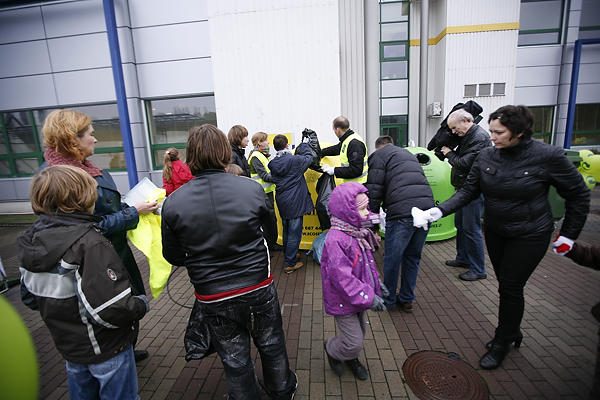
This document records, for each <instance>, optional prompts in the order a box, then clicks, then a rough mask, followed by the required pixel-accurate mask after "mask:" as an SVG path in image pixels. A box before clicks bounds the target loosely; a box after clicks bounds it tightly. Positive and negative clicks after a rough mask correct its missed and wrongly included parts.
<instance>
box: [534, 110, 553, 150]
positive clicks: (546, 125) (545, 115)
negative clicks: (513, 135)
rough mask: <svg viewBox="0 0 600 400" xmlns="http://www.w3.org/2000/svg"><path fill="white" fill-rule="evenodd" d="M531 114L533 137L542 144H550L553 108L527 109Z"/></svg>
mask: <svg viewBox="0 0 600 400" xmlns="http://www.w3.org/2000/svg"><path fill="white" fill-rule="evenodd" d="M529 110H530V111H531V113H532V114H533V137H534V138H535V139H539V140H541V141H543V142H544V143H548V144H550V143H552V120H553V118H554V107H553V106H544V107H529Z"/></svg>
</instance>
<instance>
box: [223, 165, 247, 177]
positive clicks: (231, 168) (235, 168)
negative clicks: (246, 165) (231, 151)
mask: <svg viewBox="0 0 600 400" xmlns="http://www.w3.org/2000/svg"><path fill="white" fill-rule="evenodd" d="M225 172H227V173H228V174H232V175H237V176H242V175H244V170H243V169H242V167H240V166H239V165H237V164H227V166H226V167H225Z"/></svg>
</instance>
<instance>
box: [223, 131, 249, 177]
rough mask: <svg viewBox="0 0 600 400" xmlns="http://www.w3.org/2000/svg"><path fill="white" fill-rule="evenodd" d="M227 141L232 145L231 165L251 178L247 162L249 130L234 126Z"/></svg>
mask: <svg viewBox="0 0 600 400" xmlns="http://www.w3.org/2000/svg"><path fill="white" fill-rule="evenodd" d="M227 139H229V144H231V164H235V165H237V166H239V167H240V168H241V169H242V171H243V174H242V176H246V177H248V178H250V165H248V160H246V150H245V149H246V147H247V146H248V129H246V128H244V127H243V126H242V125H234V126H232V127H231V129H230V130H229V133H227Z"/></svg>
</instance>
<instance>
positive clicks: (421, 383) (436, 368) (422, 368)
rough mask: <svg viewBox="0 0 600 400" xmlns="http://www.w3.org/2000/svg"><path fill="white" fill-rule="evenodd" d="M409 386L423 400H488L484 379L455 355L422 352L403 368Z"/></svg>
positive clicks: (416, 354) (488, 394) (413, 356)
mask: <svg viewBox="0 0 600 400" xmlns="http://www.w3.org/2000/svg"><path fill="white" fill-rule="evenodd" d="M402 372H403V373H404V378H405V379H406V383H408V386H409V387H410V388H411V390H412V391H413V393H414V394H415V396H417V397H418V398H419V399H421V400H451V399H456V400H467V399H471V400H475V399H482V400H483V399H486V400H487V399H488V398H489V396H490V392H489V390H488V387H487V384H486V383H485V381H484V380H483V378H482V377H481V376H480V375H479V374H478V373H477V371H475V370H474V369H473V368H472V367H471V366H470V365H469V364H467V363H466V362H464V361H462V360H461V359H460V357H459V356H458V355H457V354H456V353H442V352H439V351H420V352H418V353H414V354H411V355H410V356H409V357H408V358H407V359H406V361H405V362H404V364H403V365H402Z"/></svg>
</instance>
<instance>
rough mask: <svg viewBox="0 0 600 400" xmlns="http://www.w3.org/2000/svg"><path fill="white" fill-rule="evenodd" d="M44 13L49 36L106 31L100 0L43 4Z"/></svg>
mask: <svg viewBox="0 0 600 400" xmlns="http://www.w3.org/2000/svg"><path fill="white" fill-rule="evenodd" d="M42 13H43V15H44V25H45V28H46V35H47V37H49V38H52V37H56V36H70V35H80V34H84V33H92V32H102V31H106V24H105V22H104V9H103V8H102V1H100V0H94V1H78V2H67V3H55V4H48V5H43V6H42Z"/></svg>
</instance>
